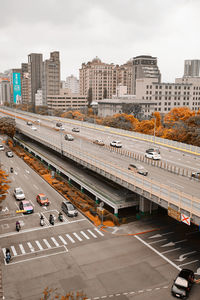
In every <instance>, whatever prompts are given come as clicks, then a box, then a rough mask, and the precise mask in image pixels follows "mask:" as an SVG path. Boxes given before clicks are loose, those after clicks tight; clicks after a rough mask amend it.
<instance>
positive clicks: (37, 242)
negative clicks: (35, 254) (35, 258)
mask: <svg viewBox="0 0 200 300" xmlns="http://www.w3.org/2000/svg"><path fill="white" fill-rule="evenodd" d="M35 243H36V244H37V246H38V248H39V249H40V250H44V248H43V247H42V245H41V244H40V242H39V241H35Z"/></svg>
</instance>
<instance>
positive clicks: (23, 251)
mask: <svg viewBox="0 0 200 300" xmlns="http://www.w3.org/2000/svg"><path fill="white" fill-rule="evenodd" d="M19 248H20V250H21V252H22V254H25V253H26V251H25V250H24V247H23V245H22V244H19Z"/></svg>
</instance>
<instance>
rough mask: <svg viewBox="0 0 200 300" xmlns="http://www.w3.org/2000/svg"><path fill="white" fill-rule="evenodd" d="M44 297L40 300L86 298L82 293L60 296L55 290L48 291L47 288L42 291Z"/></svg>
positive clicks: (75, 299) (84, 299)
mask: <svg viewBox="0 0 200 300" xmlns="http://www.w3.org/2000/svg"><path fill="white" fill-rule="evenodd" d="M43 295H44V297H42V298H40V300H50V299H51V300H53V299H57V300H86V299H88V297H87V296H86V295H85V294H84V293H83V292H69V293H66V295H65V296H64V295H60V293H58V292H57V289H49V288H48V287H47V288H45V290H44V291H43Z"/></svg>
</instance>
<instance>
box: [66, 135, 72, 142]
mask: <svg viewBox="0 0 200 300" xmlns="http://www.w3.org/2000/svg"><path fill="white" fill-rule="evenodd" d="M65 140H66V141H73V140H74V137H73V136H72V135H71V134H66V135H65Z"/></svg>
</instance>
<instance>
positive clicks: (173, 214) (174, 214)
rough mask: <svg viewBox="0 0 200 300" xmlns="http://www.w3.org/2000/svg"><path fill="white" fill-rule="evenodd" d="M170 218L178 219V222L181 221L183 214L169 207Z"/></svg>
mask: <svg viewBox="0 0 200 300" xmlns="http://www.w3.org/2000/svg"><path fill="white" fill-rule="evenodd" d="M168 216H170V217H172V218H174V219H176V220H177V221H179V222H180V221H181V213H180V212H179V211H177V210H175V209H173V208H171V207H170V206H169V207H168Z"/></svg>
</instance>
